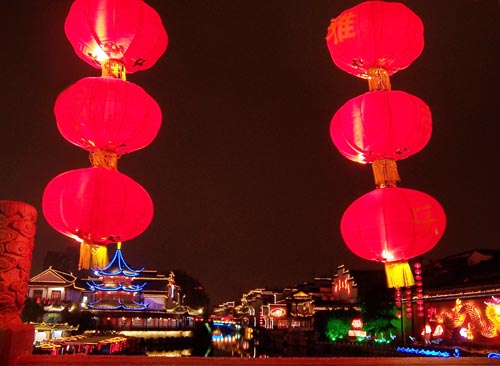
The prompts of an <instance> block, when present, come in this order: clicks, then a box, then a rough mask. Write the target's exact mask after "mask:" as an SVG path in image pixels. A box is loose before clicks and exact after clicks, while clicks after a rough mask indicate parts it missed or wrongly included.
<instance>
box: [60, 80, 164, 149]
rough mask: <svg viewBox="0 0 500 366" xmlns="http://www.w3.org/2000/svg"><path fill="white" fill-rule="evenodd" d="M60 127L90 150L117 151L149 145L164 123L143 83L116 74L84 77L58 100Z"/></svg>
mask: <svg viewBox="0 0 500 366" xmlns="http://www.w3.org/2000/svg"><path fill="white" fill-rule="evenodd" d="M54 112H55V115H56V120H57V127H58V128H59V131H60V132H61V134H62V135H63V137H64V138H65V139H66V140H68V141H70V142H71V143H73V144H75V145H77V146H80V147H82V148H84V149H86V150H89V151H95V150H98V149H103V150H108V151H113V152H116V153H118V154H120V155H121V154H123V153H128V152H131V151H135V150H139V149H141V148H143V147H145V146H147V145H149V144H150V143H151V142H152V141H153V140H154V138H155V137H156V135H157V133H158V130H159V129H160V125H161V119H162V115H161V110H160V107H159V106H158V104H157V103H156V101H155V100H154V99H153V98H152V97H151V96H150V95H149V94H148V93H146V92H145V91H144V89H142V88H141V87H140V86H138V85H136V84H133V83H130V82H127V81H123V80H121V79H117V78H113V77H89V78H84V79H81V80H79V81H78V82H76V83H75V84H73V85H71V86H70V87H69V88H67V89H66V90H64V91H63V92H62V93H61V94H60V95H59V97H58V98H57V100H56V104H55V107H54Z"/></svg>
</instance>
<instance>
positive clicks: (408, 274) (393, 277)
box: [385, 261, 415, 289]
mask: <svg viewBox="0 0 500 366" xmlns="http://www.w3.org/2000/svg"><path fill="white" fill-rule="evenodd" d="M385 274H386V278H387V287H389V288H397V289H399V288H403V287H411V286H413V285H415V279H414V278H413V273H412V271H411V268H410V265H409V264H408V262H406V261H404V262H391V263H386V264H385Z"/></svg>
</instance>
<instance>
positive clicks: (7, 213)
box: [0, 200, 37, 365]
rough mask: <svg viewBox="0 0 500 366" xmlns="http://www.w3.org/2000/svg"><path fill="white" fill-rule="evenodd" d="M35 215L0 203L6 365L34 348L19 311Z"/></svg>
mask: <svg viewBox="0 0 500 366" xmlns="http://www.w3.org/2000/svg"><path fill="white" fill-rule="evenodd" d="M36 215H37V212H36V209H35V208H34V207H33V206H31V205H29V204H27V203H23V202H16V201H2V200H0V354H2V355H3V356H2V358H4V357H5V358H4V361H5V362H7V363H6V364H7V365H11V364H15V359H16V358H17V357H18V356H20V355H22V354H26V353H31V351H32V347H33V345H32V343H33V338H34V329H33V326H28V325H24V324H23V323H22V321H21V312H22V310H23V308H24V302H25V300H26V295H27V293H28V281H29V278H30V270H31V259H32V255H33V246H34V238H35V231H36Z"/></svg>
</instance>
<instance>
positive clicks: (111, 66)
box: [101, 58, 127, 81]
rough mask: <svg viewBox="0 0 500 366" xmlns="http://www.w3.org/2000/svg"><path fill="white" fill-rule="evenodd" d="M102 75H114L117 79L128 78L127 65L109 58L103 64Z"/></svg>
mask: <svg viewBox="0 0 500 366" xmlns="http://www.w3.org/2000/svg"><path fill="white" fill-rule="evenodd" d="M101 67H102V76H112V77H114V78H117V79H122V80H123V81H126V80H127V70H126V68H125V65H124V64H123V63H121V62H120V61H118V60H115V59H112V58H109V59H107V60H106V61H103V63H102V64H101Z"/></svg>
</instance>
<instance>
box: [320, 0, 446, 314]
mask: <svg viewBox="0 0 500 366" xmlns="http://www.w3.org/2000/svg"><path fill="white" fill-rule="evenodd" d="M326 43H327V47H328V50H329V51H330V55H331V57H332V60H333V62H334V63H335V64H336V65H337V66H338V67H339V68H340V69H341V70H343V71H346V72H348V73H350V74H352V75H354V76H357V77H359V78H363V79H367V80H368V87H369V92H368V93H365V94H363V95H361V96H359V97H357V98H353V99H351V100H349V101H348V102H347V103H345V104H344V106H342V107H341V108H340V109H339V110H338V112H337V113H335V115H334V116H333V118H332V121H331V124H330V134H331V137H332V141H333V143H334V144H335V146H336V147H337V148H338V149H339V151H340V152H341V153H342V155H344V156H345V157H346V158H348V159H350V160H353V161H355V162H358V163H371V164H372V168H373V174H374V180H375V186H376V187H377V188H376V189H375V190H374V191H372V192H370V193H368V194H366V195H364V196H362V197H361V198H359V199H357V200H356V201H355V202H354V203H353V204H352V205H351V206H350V207H349V208H347V210H346V211H345V213H344V215H343V217H342V220H341V232H342V236H343V239H344V241H345V242H346V244H347V246H348V247H349V248H350V249H351V251H353V252H354V253H355V254H356V255H358V256H360V257H362V258H365V259H368V260H373V261H379V262H383V263H385V270H386V274H387V284H388V286H389V287H394V288H395V289H396V290H395V291H396V304H397V305H399V306H401V303H402V299H403V296H404V300H405V304H406V314H407V316H409V317H411V316H412V311H413V307H412V294H411V290H410V289H409V287H411V286H413V285H414V284H415V280H414V277H413V274H412V271H411V268H410V266H409V264H408V260H409V259H411V258H413V257H415V256H418V255H421V254H423V253H425V252H427V251H428V250H430V249H431V248H432V247H434V246H435V245H436V244H437V242H438V241H439V239H440V238H441V236H442V235H443V233H444V229H445V226H446V217H445V214H444V210H443V209H442V207H441V206H440V204H439V203H438V202H437V201H436V200H435V199H434V198H432V197H430V196H428V195H426V194H424V193H422V192H418V191H415V190H409V189H402V188H398V187H397V184H398V182H399V181H400V177H399V174H398V171H397V165H396V161H398V160H401V159H404V158H406V157H408V156H411V155H413V154H415V153H417V152H418V151H420V150H421V149H423V148H424V147H425V145H426V144H427V143H428V141H429V139H430V135H431V132H432V121H431V113H430V110H429V108H428V107H427V105H426V104H425V103H424V102H423V101H422V100H420V99H419V98H417V97H415V96H412V95H410V94H408V93H405V92H402V91H391V82H390V75H392V74H394V73H396V72H397V71H399V70H401V69H404V68H406V67H408V66H409V65H410V64H411V63H412V62H413V61H414V60H415V59H416V58H417V57H418V56H419V55H420V54H421V52H422V49H423V45H424V39H423V25H422V22H421V20H420V19H419V17H418V16H417V15H415V13H413V12H412V11H411V10H410V9H409V8H407V7H406V6H405V5H404V4H402V3H392V2H391V3H388V2H383V1H366V2H363V3H361V4H358V5H357V6H354V7H353V8H351V9H348V10H346V11H344V12H343V13H341V14H340V15H339V16H338V17H337V18H335V19H332V21H331V24H330V26H329V27H328V33H327V36H326ZM404 287H407V289H406V290H405V291H403V292H402V291H400V288H404ZM419 288H420V289H421V286H419ZM419 305H421V304H419ZM419 309H420V308H419ZM421 310H423V308H422V309H421ZM418 311H419V312H420V310H418Z"/></svg>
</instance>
